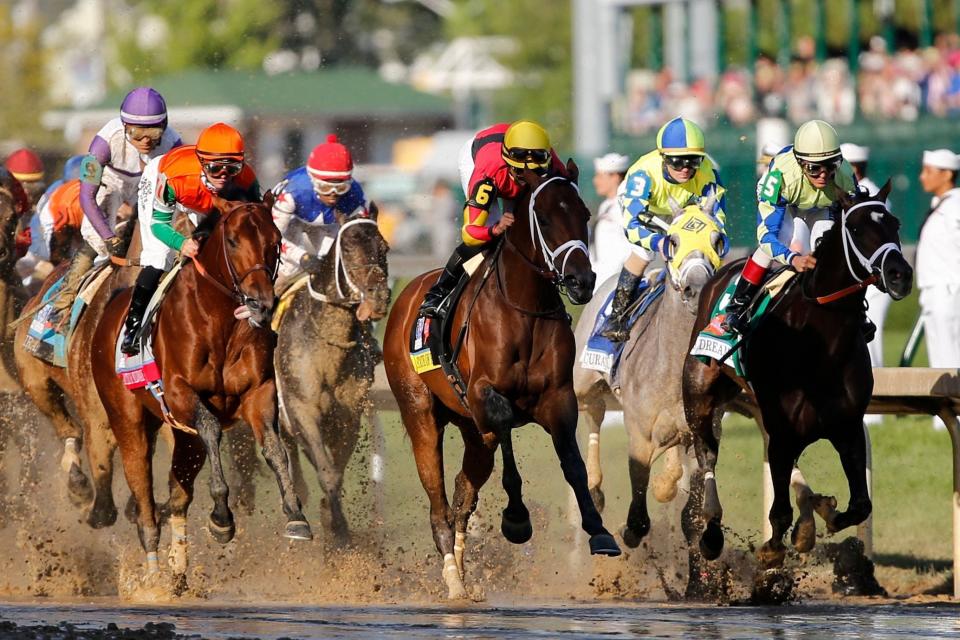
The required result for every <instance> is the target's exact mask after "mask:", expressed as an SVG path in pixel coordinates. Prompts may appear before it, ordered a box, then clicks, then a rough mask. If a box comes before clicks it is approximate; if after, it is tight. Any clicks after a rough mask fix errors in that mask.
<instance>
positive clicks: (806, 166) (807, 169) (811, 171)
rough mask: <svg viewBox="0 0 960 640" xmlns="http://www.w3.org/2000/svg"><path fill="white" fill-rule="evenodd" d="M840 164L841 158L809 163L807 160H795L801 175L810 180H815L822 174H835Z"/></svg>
mask: <svg viewBox="0 0 960 640" xmlns="http://www.w3.org/2000/svg"><path fill="white" fill-rule="evenodd" d="M841 162H843V157H839V158H834V159H833V160H824V161H822V162H810V161H809V160H800V159H799V158H798V159H797V163H798V164H799V165H800V169H802V170H803V173H805V174H806V175H808V176H810V177H811V178H816V177H817V176H820V175H824V174H826V175H831V174H833V173H836V171H837V169H839V168H840V163H841Z"/></svg>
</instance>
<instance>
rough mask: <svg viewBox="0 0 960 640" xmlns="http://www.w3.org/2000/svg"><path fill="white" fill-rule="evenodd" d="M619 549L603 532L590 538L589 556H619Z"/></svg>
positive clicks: (614, 541)
mask: <svg viewBox="0 0 960 640" xmlns="http://www.w3.org/2000/svg"><path fill="white" fill-rule="evenodd" d="M620 553H621V551H620V547H619V546H618V545H617V541H616V540H614V539H613V536H612V535H610V534H609V533H607V532H606V531H604V532H603V533H597V534H594V535H592V536H590V555H592V556H610V557H611V558H613V557H616V556H618V555H620Z"/></svg>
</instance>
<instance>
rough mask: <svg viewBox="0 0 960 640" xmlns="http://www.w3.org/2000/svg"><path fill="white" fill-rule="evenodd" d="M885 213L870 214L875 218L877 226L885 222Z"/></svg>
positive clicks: (875, 212)
mask: <svg viewBox="0 0 960 640" xmlns="http://www.w3.org/2000/svg"><path fill="white" fill-rule="evenodd" d="M883 215H884V214H883V211H874V212H873V213H871V214H870V217H871V218H873V221H874V222H876V223H877V224H880V223H881V222H882V221H883Z"/></svg>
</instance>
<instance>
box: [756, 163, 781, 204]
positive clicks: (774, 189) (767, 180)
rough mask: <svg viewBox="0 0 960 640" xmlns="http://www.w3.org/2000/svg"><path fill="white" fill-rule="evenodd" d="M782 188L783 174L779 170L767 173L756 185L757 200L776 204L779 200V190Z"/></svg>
mask: <svg viewBox="0 0 960 640" xmlns="http://www.w3.org/2000/svg"><path fill="white" fill-rule="evenodd" d="M782 188H783V173H782V172H781V171H780V170H779V169H773V170H771V171H769V172H767V175H766V176H765V177H764V178H763V180H761V181H760V183H759V184H758V185H757V199H758V200H762V201H764V202H769V203H770V204H772V205H775V204H777V201H778V200H779V199H780V190H781V189H782Z"/></svg>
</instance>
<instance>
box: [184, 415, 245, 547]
mask: <svg viewBox="0 0 960 640" xmlns="http://www.w3.org/2000/svg"><path fill="white" fill-rule="evenodd" d="M194 427H195V428H196V430H197V434H198V435H199V436H200V440H202V441H203V446H204V448H205V449H206V451H207V457H208V458H209V459H210V497H211V498H213V511H211V512H210V521H209V523H208V527H209V529H210V535H212V536H213V538H214V539H215V540H216V541H217V542H219V543H221V544H226V543H228V542H230V541H231V540H232V539H233V535H234V533H236V524H235V523H234V521H233V513H232V512H231V511H230V506H229V505H228V504H227V499H228V497H229V495H230V487H228V486H227V481H226V479H225V478H224V477H223V462H222V461H221V459H220V441H221V439H222V437H223V429H222V427H221V426H220V421H219V420H218V419H217V417H216V416H214V415H213V414H212V413H210V410H209V409H207V408H206V407H205V406H204V405H203V403H202V402H200V401H199V399H198V400H197V404H196V409H194Z"/></svg>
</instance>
